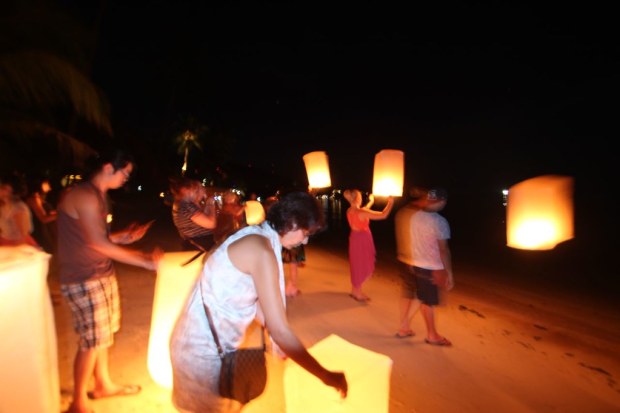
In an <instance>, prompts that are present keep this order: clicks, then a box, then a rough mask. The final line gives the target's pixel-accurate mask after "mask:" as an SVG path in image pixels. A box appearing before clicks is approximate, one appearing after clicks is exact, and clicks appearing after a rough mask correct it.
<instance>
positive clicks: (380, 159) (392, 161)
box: [372, 149, 405, 196]
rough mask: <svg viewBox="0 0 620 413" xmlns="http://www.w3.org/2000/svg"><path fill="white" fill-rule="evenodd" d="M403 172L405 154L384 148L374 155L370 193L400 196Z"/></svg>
mask: <svg viewBox="0 0 620 413" xmlns="http://www.w3.org/2000/svg"><path fill="white" fill-rule="evenodd" d="M404 174H405V154H404V153H403V151H399V150H395V149H384V150H382V151H380V152H379V153H377V154H376V155H375V169H374V174H373V182H372V193H373V194H374V195H378V196H402V194H403V181H404Z"/></svg>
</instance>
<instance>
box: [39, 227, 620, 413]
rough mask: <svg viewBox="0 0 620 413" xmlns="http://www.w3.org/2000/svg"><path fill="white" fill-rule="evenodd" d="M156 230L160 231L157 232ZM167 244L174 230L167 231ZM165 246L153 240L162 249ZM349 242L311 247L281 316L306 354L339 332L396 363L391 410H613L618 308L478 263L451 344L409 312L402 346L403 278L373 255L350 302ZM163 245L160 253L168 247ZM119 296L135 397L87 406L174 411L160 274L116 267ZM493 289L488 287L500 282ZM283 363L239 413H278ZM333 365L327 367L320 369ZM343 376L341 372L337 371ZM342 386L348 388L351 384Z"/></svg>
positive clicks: (68, 333)
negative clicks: (159, 350)
mask: <svg viewBox="0 0 620 413" xmlns="http://www.w3.org/2000/svg"><path fill="white" fill-rule="evenodd" d="M155 231H156V230H155ZM166 237H167V239H170V234H168V235H166ZM162 239H164V238H161V237H160V238H159V241H161V240H162ZM343 245H346V236H345V238H344V239H340V240H338V241H337V242H336V243H333V242H331V243H330V242H325V240H322V239H320V237H319V239H317V240H316V242H314V241H311V243H310V244H309V245H308V246H307V249H306V252H307V262H306V265H305V266H304V267H303V268H300V275H299V279H300V280H299V287H300V289H301V290H302V294H301V295H299V296H298V297H295V298H292V299H288V309H287V312H288V317H289V320H290V323H291V325H292V327H293V329H294V330H295V332H296V333H297V334H298V336H299V337H300V339H301V340H302V342H303V343H304V344H305V345H307V346H312V345H313V344H314V343H317V342H319V341H320V340H322V339H324V338H326V337H328V336H329V335H331V334H336V335H338V336H340V337H342V338H343V339H345V340H347V341H349V342H351V343H353V344H355V345H358V346H361V347H364V348H367V349H369V350H372V351H375V352H378V353H381V354H385V355H387V356H389V357H390V358H391V359H392V361H393V366H392V371H391V379H390V394H389V412H390V413H410V412H419V413H422V412H426V413H444V412H446V413H447V412H460V413H480V412H503V413H522V412H537V413H539V412H564V413H572V412H574V413H582V412H597V413H606V412H609V413H612V412H614V413H615V412H618V411H620V383H618V380H619V378H620V327H619V326H620V311H618V308H617V305H616V306H614V305H611V304H601V303H596V302H591V301H590V300H588V299H586V298H584V297H581V296H574V295H570V294H567V293H565V292H562V291H561V290H557V291H555V290H549V289H547V287H544V288H543V287H542V286H541V287H540V288H538V289H537V288H536V286H534V287H530V288H521V287H519V286H515V285H509V284H507V283H505V282H503V281H502V280H501V278H497V277H493V276H492V274H491V275H490V274H484V273H482V271H486V270H480V269H476V266H475V265H473V266H466V265H462V266H460V265H459V264H456V265H455V279H456V287H455V288H454V290H452V291H451V292H449V293H448V295H447V298H446V302H445V304H444V305H442V306H441V307H439V308H438V310H437V325H438V330H439V332H440V333H441V334H443V335H445V336H446V337H448V338H449V339H450V340H451V341H452V342H453V346H452V347H438V346H431V345H429V344H426V343H425V342H424V337H425V328H424V324H423V321H422V318H421V315H420V314H417V315H416V317H415V319H414V322H413V329H414V330H415V332H416V335H415V336H414V337H411V338H407V339H398V338H396V337H395V336H394V334H395V332H396V330H397V325H398V317H399V315H398V311H399V307H398V305H399V288H400V287H399V282H398V278H397V270H396V266H395V261H394V259H393V257H392V256H391V254H389V253H387V252H386V253H380V254H379V255H378V261H377V268H376V272H375V274H374V275H373V276H372V278H371V279H370V280H369V281H368V282H367V283H366V284H365V291H366V292H367V294H368V295H370V296H371V297H372V300H371V301H370V302H369V303H367V304H362V303H359V302H356V301H354V300H353V299H351V298H350V297H349V295H348V293H349V290H350V284H349V273H348V269H349V267H348V261H347V256H346V248H343ZM174 248H175V244H174V242H172V241H170V242H169V244H168V245H164V249H165V250H166V251H170V250H174ZM117 270H118V278H119V284H120V289H121V296H122V308H123V319H122V328H121V331H120V332H119V333H118V334H117V335H116V343H115V345H114V346H113V348H112V349H111V352H110V359H111V374H112V376H113V378H114V379H115V380H116V381H117V382H120V383H139V384H140V385H141V386H142V387H143V390H142V392H141V393H140V394H139V395H136V396H130V397H115V398H109V399H102V400H97V401H95V402H93V406H94V409H95V412H97V413H130V412H136V413H137V412H140V413H145V412H148V413H172V412H175V411H176V410H175V409H174V408H173V406H172V404H171V401H170V393H169V390H166V389H164V388H162V387H160V386H159V385H157V384H155V383H154V382H153V380H152V379H151V377H150V376H149V373H148V369H147V351H148V340H149V329H150V322H151V312H152V304H153V296H154V287H155V281H156V274H154V273H153V272H149V271H146V270H141V269H138V268H135V267H131V266H127V265H123V264H117ZM496 278H497V280H496V281H492V280H494V279H496ZM50 287H51V290H52V295H53V298H54V300H53V301H54V311H55V320H56V329H57V333H58V354H59V372H60V386H61V396H62V403H61V404H62V406H61V408H62V409H61V411H62V410H64V409H66V408H67V407H68V405H69V404H70V401H71V389H72V381H73V380H72V372H71V369H72V362H73V357H74V354H75V349H76V336H75V333H73V331H72V329H71V320H70V313H69V310H68V308H67V306H66V304H65V303H64V301H62V300H61V299H58V298H59V297H58V292H57V291H58V286H57V282H55V281H54V279H53V278H51V277H50ZM284 365H285V364H284V362H283V361H281V360H278V359H272V358H270V359H269V375H270V378H269V382H268V385H267V388H266V390H265V393H264V394H263V395H262V396H260V397H259V398H258V399H256V400H254V401H252V402H251V403H250V404H248V405H247V406H246V407H245V409H244V412H246V413H247V412H251V413H258V412H261V413H278V412H285V411H286V410H285V404H284V392H283V384H282V383H283V381H282V371H283V368H284ZM326 367H327V368H329V366H326ZM345 373H346V372H345ZM349 385H350V387H351V388H353V387H354V386H355V382H351V383H350V384H349Z"/></svg>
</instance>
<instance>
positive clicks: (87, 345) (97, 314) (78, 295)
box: [60, 275, 121, 350]
mask: <svg viewBox="0 0 620 413" xmlns="http://www.w3.org/2000/svg"><path fill="white" fill-rule="evenodd" d="M60 292H61V293H62V295H63V296H64V297H65V298H66V300H67V303H68V304H69V308H71V314H72V316H73V328H74V329H75V332H76V333H78V335H79V336H80V342H79V346H80V349H81V350H89V349H92V348H98V347H110V346H111V345H112V344H114V333H116V332H117V331H118V330H119V329H120V327H121V307H120V298H119V293H118V282H117V281H116V276H115V275H113V276H111V277H103V278H97V279H95V280H90V281H85V282H82V283H72V284H62V285H61V286H60Z"/></svg>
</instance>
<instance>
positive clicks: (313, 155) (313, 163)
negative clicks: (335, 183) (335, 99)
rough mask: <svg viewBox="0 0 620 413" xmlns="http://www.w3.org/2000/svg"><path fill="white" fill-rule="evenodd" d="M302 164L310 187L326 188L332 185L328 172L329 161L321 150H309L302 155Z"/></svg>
mask: <svg viewBox="0 0 620 413" xmlns="http://www.w3.org/2000/svg"><path fill="white" fill-rule="evenodd" d="M303 159H304V164H305V165H306V173H307V174H308V183H309V184H310V187H311V188H327V187H330V186H332V180H331V177H330V174H329V161H328V158H327V154H326V153H325V152H323V151H315V152H310V153H307V154H305V155H304V157H303Z"/></svg>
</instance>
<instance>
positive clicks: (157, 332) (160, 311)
mask: <svg viewBox="0 0 620 413" xmlns="http://www.w3.org/2000/svg"><path fill="white" fill-rule="evenodd" d="M196 254H197V251H184V252H168V253H165V254H164V256H163V258H162V259H161V261H160V263H159V269H158V270H157V281H156V282H155V296H154V299H153V313H152V315H151V332H150V335H149V350H148V361H147V363H148V369H149V373H150V374H151V377H152V378H153V380H154V381H155V382H156V383H157V384H159V385H160V386H163V387H166V388H169V389H171V388H172V365H171V363H170V349H169V348H168V345H169V343H170V334H171V333H172V329H173V328H174V324H175V322H176V321H177V318H178V317H179V314H180V313H181V310H182V309H183V306H184V304H185V301H186V300H187V297H188V295H189V293H190V291H191V289H192V287H193V286H194V284H195V282H196V279H197V278H198V276H199V275H200V271H201V269H202V264H203V262H202V261H203V260H202V257H200V258H197V259H195V260H194V261H192V262H191V263H189V264H187V265H185V266H182V264H183V263H185V262H187V261H188V260H190V259H191V258H192V257H195V256H196Z"/></svg>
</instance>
